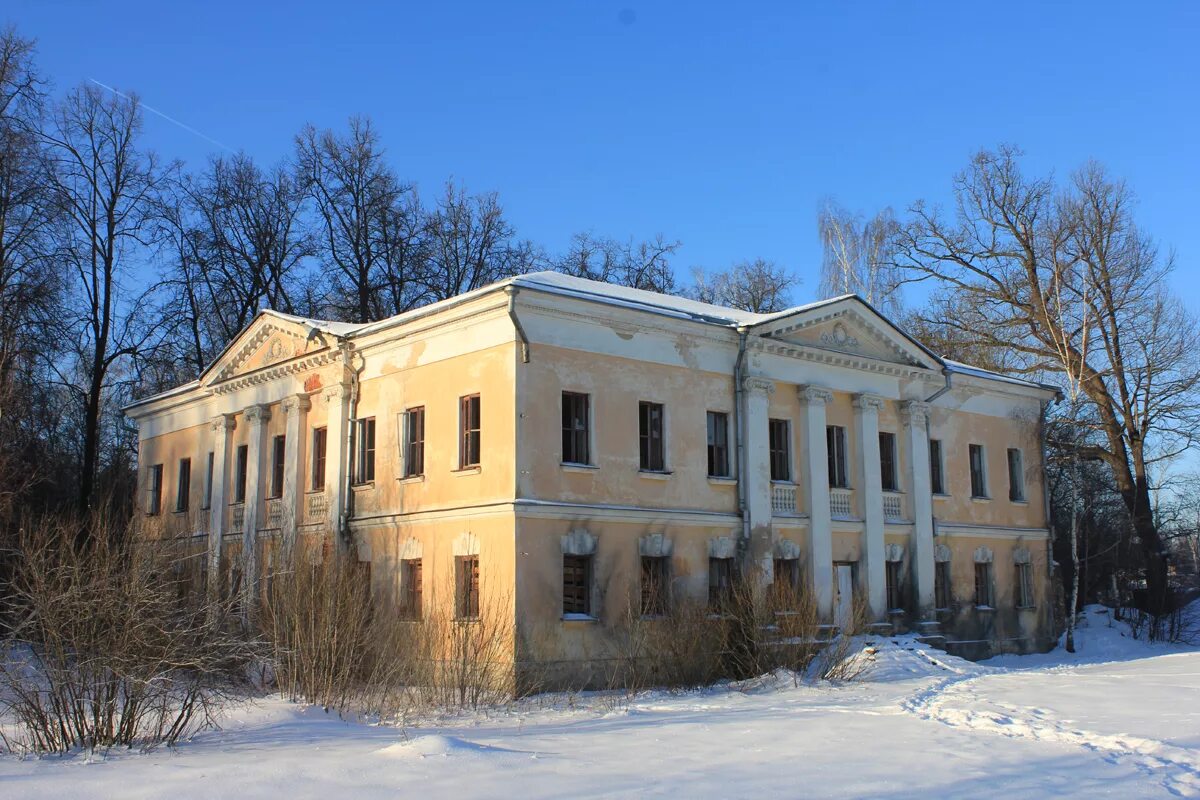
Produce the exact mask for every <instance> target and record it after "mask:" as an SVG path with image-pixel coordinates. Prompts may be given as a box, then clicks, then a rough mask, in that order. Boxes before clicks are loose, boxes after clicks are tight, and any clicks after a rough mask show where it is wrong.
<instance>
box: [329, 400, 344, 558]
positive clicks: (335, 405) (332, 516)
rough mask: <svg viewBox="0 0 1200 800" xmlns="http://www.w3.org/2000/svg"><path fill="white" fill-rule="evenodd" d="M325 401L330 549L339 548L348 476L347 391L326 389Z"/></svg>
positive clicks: (341, 544) (341, 543)
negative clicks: (331, 535) (326, 406)
mask: <svg viewBox="0 0 1200 800" xmlns="http://www.w3.org/2000/svg"><path fill="white" fill-rule="evenodd" d="M325 402H327V403H328V404H329V412H328V417H327V418H326V422H325V427H326V437H325V496H326V498H327V499H328V506H329V524H330V526H331V528H332V530H333V534H334V546H335V547H339V548H340V547H342V546H343V545H344V544H345V543H344V542H343V541H342V537H341V532H342V530H343V523H344V522H345V521H344V520H343V519H342V517H343V516H344V515H345V513H346V495H345V486H346V479H347V476H348V475H349V474H350V473H349V469H350V464H349V461H348V459H349V457H350V452H349V451H350V448H349V446H348V442H347V441H346V437H347V435H348V434H349V427H348V422H347V419H346V416H347V414H348V413H349V410H348V409H349V404H350V388H349V387H348V386H345V385H344V384H338V385H336V386H330V387H329V388H328V389H326V390H325Z"/></svg>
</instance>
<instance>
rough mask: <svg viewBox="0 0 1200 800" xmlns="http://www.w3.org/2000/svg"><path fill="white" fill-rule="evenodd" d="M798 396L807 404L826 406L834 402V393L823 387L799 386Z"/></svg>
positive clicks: (797, 389)
mask: <svg viewBox="0 0 1200 800" xmlns="http://www.w3.org/2000/svg"><path fill="white" fill-rule="evenodd" d="M796 394H797V395H798V396H799V398H800V400H801V401H802V402H805V403H812V404H819V405H825V404H826V403H830V402H832V401H833V392H831V391H829V390H828V389H826V388H824V387H823V386H812V385H806V386H798V387H797V388H796Z"/></svg>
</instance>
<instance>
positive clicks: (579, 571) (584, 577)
mask: <svg viewBox="0 0 1200 800" xmlns="http://www.w3.org/2000/svg"><path fill="white" fill-rule="evenodd" d="M591 572H592V559H591V556H573V555H564V556H563V605H562V610H563V614H584V615H588V616H590V615H591V613H592V598H591V594H592V592H591Z"/></svg>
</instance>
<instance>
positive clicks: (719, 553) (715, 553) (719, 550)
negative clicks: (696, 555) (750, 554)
mask: <svg viewBox="0 0 1200 800" xmlns="http://www.w3.org/2000/svg"><path fill="white" fill-rule="evenodd" d="M735 555H737V543H736V542H735V541H734V540H733V537H732V536H716V537H714V538H712V539H709V540H708V557H709V558H733V557H734V556H735Z"/></svg>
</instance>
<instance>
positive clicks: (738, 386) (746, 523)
mask: <svg viewBox="0 0 1200 800" xmlns="http://www.w3.org/2000/svg"><path fill="white" fill-rule="evenodd" d="M737 333H738V354H737V360H736V361H735V362H734V364H733V396H734V402H733V430H734V434H733V435H734V436H735V437H737V497H738V514H740V515H741V517H742V542H743V543H746V542H749V541H750V515H749V514H748V513H747V511H746V432H745V429H744V428H745V422H744V419H745V415H744V413H743V409H742V405H743V403H744V402H745V392H744V391H743V389H742V370H743V364H744V362H745V360H746V335H747V329H746V328H745V327H744V326H743V327H739V328H738V329H737Z"/></svg>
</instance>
